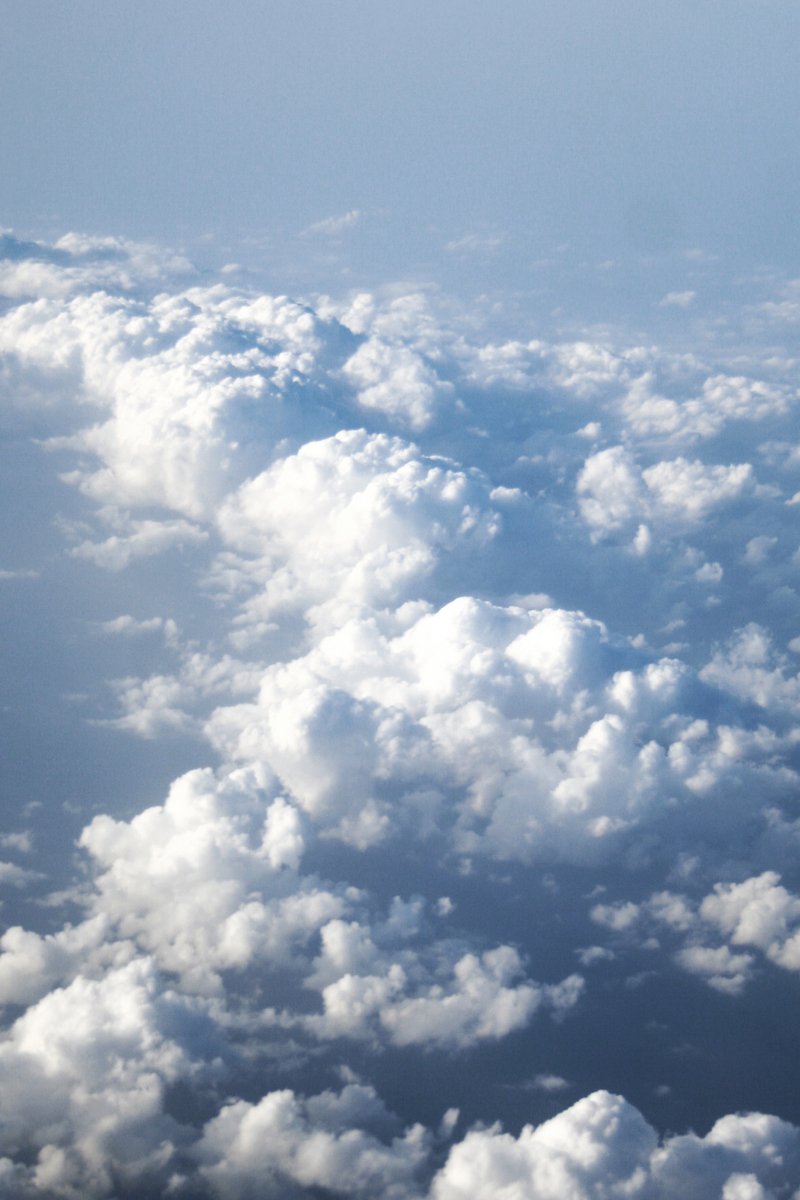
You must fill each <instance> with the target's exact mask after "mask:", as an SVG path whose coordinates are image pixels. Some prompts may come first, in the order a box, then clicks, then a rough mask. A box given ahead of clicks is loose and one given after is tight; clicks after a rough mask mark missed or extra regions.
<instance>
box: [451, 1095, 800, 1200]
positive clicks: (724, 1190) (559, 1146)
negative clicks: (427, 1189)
mask: <svg viewBox="0 0 800 1200" xmlns="http://www.w3.org/2000/svg"><path fill="white" fill-rule="evenodd" d="M798 1169H800V1137H799V1136H798V1130H797V1129H796V1128H795V1127H794V1126H793V1125H789V1124H787V1123H786V1122H784V1121H779V1120H778V1119H777V1118H776V1117H765V1116H762V1115H760V1114H757V1113H753V1114H745V1115H742V1116H728V1117H723V1118H722V1119H721V1120H719V1121H717V1123H716V1124H715V1125H714V1127H713V1128H712V1129H711V1130H710V1131H709V1133H708V1134H707V1135H706V1136H705V1137H704V1138H701V1137H697V1136H696V1135H695V1134H686V1135H684V1136H678V1137H669V1138H667V1139H666V1140H665V1141H664V1142H663V1144H661V1145H659V1143H658V1138H657V1136H656V1134H655V1131H654V1130H653V1129H652V1128H651V1127H650V1126H649V1125H648V1124H647V1122H646V1121H645V1120H644V1118H643V1117H642V1115H641V1113H639V1112H638V1111H637V1109H635V1108H634V1107H633V1106H632V1105H630V1104H628V1103H627V1102H626V1101H625V1100H623V1099H622V1097H621V1096H613V1095H610V1094H609V1093H608V1092H595V1093H593V1094H592V1095H591V1096H587V1097H586V1098H585V1099H584V1100H580V1101H579V1102H578V1103H577V1104H575V1105H573V1106H572V1108H569V1109H567V1110H566V1112H563V1113H560V1114H559V1115H558V1116H556V1117H554V1118H553V1119H552V1120H550V1121H546V1122H545V1123H544V1124H542V1125H539V1126H538V1127H536V1128H533V1127H531V1126H526V1128H524V1129H523V1130H522V1132H521V1133H520V1135H519V1137H518V1138H514V1137H512V1136H511V1135H510V1134H507V1133H502V1132H501V1131H500V1130H499V1129H497V1128H494V1129H488V1130H475V1131H473V1132H472V1133H468V1134H467V1136H466V1137H465V1138H464V1140H463V1141H461V1142H460V1143H459V1144H458V1145H457V1146H454V1147H453V1149H452V1150H451V1151H450V1155H449V1157H448V1160H447V1163H446V1164H445V1166H444V1167H443V1169H442V1170H441V1172H440V1173H439V1174H438V1175H437V1177H436V1179H435V1180H434V1183H433V1187H432V1189H431V1200H467V1198H468V1197H469V1200H489V1198H490V1197H492V1198H495V1197H506V1196H507V1197H508V1198H509V1200H511V1198H512V1197H517V1196H519V1197H522V1196H525V1197H528V1196H529V1197H531V1200H562V1197H564V1196H570V1197H574V1200H601V1198H602V1200H611V1198H612V1197H619V1198H621V1197H634V1198H637V1200H673V1198H674V1200H711V1197H712V1196H713V1197H720V1198H721V1200H768V1198H769V1197H773V1196H776V1195H788V1194H789V1190H788V1189H790V1188H791V1187H793V1186H794V1184H795V1183H796V1181H797V1178H798Z"/></svg>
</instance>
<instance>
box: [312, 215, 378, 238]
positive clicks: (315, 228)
mask: <svg viewBox="0 0 800 1200" xmlns="http://www.w3.org/2000/svg"><path fill="white" fill-rule="evenodd" d="M363 217H364V213H363V212H362V211H361V209H360V208H351V209H350V211H349V212H346V213H342V214H341V215H340V216H338V217H324V218H323V219H322V220H321V221H315V222H314V223H313V225H307V226H306V228H305V229H304V230H303V231H302V232H303V236H305V237H341V235H342V234H343V233H347V231H348V230H349V229H353V228H355V226H356V225H358V223H359V222H360V221H361V220H362V219H363Z"/></svg>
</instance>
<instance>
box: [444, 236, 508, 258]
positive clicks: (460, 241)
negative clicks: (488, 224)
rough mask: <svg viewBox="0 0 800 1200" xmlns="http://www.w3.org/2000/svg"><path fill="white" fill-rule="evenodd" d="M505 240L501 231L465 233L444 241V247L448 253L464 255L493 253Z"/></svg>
mask: <svg viewBox="0 0 800 1200" xmlns="http://www.w3.org/2000/svg"><path fill="white" fill-rule="evenodd" d="M505 241H506V235H505V234H503V233H465V234H464V235H463V237H460V238H454V239H453V240H452V241H450V242H446V243H445V247H444V248H445V250H446V251H447V253H448V254H456V255H464V256H469V255H483V254H495V253H496V252H497V251H498V250H499V249H500V247H501V246H502V245H504V243H505Z"/></svg>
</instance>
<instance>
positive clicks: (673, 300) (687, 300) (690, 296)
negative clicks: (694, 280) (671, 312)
mask: <svg viewBox="0 0 800 1200" xmlns="http://www.w3.org/2000/svg"><path fill="white" fill-rule="evenodd" d="M696 299H697V292H693V291H690V290H687V291H685V292H667V294H666V296H664V297H663V298H662V299H661V300H659V302H658V303H659V305H660V307H661V308H688V307H689V305H690V304H693V303H694V301H695V300H696Z"/></svg>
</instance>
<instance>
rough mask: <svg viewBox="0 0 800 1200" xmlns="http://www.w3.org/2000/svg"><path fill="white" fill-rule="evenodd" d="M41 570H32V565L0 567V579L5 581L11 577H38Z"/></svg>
mask: <svg viewBox="0 0 800 1200" xmlns="http://www.w3.org/2000/svg"><path fill="white" fill-rule="evenodd" d="M40 574H41V572H40V571H36V570H34V569H33V568H32V567H17V568H16V569H13V568H3V569H0V581H3V582H5V581H6V580H11V579H38V578H39V576H40Z"/></svg>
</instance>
